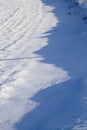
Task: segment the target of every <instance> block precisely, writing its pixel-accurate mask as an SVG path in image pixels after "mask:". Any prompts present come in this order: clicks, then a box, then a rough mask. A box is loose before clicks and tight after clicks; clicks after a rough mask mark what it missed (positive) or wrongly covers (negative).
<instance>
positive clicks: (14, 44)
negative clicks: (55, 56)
mask: <svg viewBox="0 0 87 130" xmlns="http://www.w3.org/2000/svg"><path fill="white" fill-rule="evenodd" d="M52 10H53V7H50V6H45V5H44V4H43V3H42V2H41V1H40V0H3V1H1V0H0V130H10V129H11V130H13V129H14V128H12V126H13V124H15V123H16V122H17V121H18V120H20V119H21V118H22V117H23V116H24V114H25V113H26V112H29V111H32V110H33V109H34V108H36V107H37V106H38V105H39V104H38V103H37V102H35V101H33V100H31V97H33V96H34V94H36V93H37V92H38V91H40V90H42V89H45V88H47V87H49V86H52V85H53V84H58V83H60V82H62V81H65V80H68V79H69V76H68V73H67V72H66V71H65V70H63V69H62V68H58V67H56V66H54V65H51V64H46V63H43V62H42V60H43V57H41V56H40V55H37V54H35V53H34V52H35V51H37V50H40V49H41V48H42V47H44V46H46V45H47V44H48V39H47V38H45V37H44V36H45V35H46V34H45V32H47V31H49V30H51V29H52V28H53V27H55V26H56V24H57V22H58V21H57V19H56V17H55V16H54V14H53V13H52V12H51V11H52Z"/></svg>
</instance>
